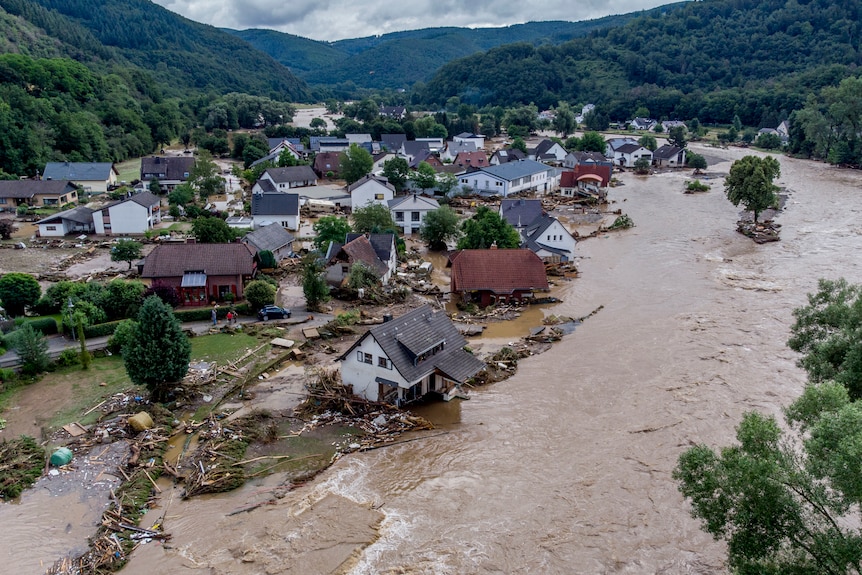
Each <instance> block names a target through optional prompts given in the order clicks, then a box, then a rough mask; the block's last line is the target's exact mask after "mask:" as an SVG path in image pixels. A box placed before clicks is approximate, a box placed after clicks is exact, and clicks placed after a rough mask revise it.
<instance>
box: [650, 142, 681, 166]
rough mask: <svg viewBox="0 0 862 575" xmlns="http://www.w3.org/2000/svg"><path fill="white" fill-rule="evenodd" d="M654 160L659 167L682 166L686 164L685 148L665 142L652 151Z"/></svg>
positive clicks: (654, 163)
mask: <svg viewBox="0 0 862 575" xmlns="http://www.w3.org/2000/svg"><path fill="white" fill-rule="evenodd" d="M652 161H653V165H655V166H657V167H659V168H681V167H683V166H685V148H680V147H677V146H671V145H670V144H665V145H664V146H661V147H659V148H657V149H656V150H655V151H654V152H653V153H652Z"/></svg>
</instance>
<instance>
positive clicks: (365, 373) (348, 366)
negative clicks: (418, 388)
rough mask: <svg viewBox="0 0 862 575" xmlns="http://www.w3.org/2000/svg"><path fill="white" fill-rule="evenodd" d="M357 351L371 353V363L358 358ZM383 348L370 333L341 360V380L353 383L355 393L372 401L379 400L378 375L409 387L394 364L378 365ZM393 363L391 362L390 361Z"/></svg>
mask: <svg viewBox="0 0 862 575" xmlns="http://www.w3.org/2000/svg"><path fill="white" fill-rule="evenodd" d="M357 353H363V354H365V353H368V354H371V364H370V365H369V364H367V363H363V362H360V361H359V360H358V359H357ZM384 355H385V354H384V353H383V348H381V347H380V345H379V344H378V343H377V340H375V339H374V336H371V335H368V336H366V337H365V339H363V340H362V343H360V344H359V345H358V346H356V347H355V348H354V349H353V350H351V351H350V353H349V354H348V355H347V357H345V358H344V361H342V362H341V381H342V383H344V384H350V385H353V393H355V394H356V395H359V396H361V397H364V398H366V399H368V400H370V401H378V399H379V398H378V393H377V392H378V389H379V388H378V383H377V382H376V381H374V380H375V378H377V377H382V378H384V379H388V380H389V381H394V382H396V383H397V384H398V386H399V387H402V388H405V389H406V388H409V387H410V386H409V384H408V383H407V381H405V380H404V378H403V377H402V376H401V374H400V373H399V372H398V370H396V369H395V367H394V366H393V367H392V369H387V368H385V367H378V366H377V363H378V358H380V357H383V356H384ZM389 364H390V365H391V362H389Z"/></svg>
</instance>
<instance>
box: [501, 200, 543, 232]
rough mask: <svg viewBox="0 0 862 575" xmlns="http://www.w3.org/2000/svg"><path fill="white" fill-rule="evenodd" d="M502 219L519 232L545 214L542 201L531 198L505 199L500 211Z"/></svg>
mask: <svg viewBox="0 0 862 575" xmlns="http://www.w3.org/2000/svg"><path fill="white" fill-rule="evenodd" d="M498 213H499V214H500V217H501V218H503V219H504V220H506V221H507V222H508V223H509V225H511V226H512V227H513V228H515V229H516V230H518V231H521V230H522V229H524V228H526V227H527V226H528V225H529V224H530V223H532V222H533V220H535V219H536V218H538V217H540V216H541V215H542V214H544V213H545V210H544V208H543V207H542V200H537V199H530V198H515V199H511V200H509V199H504V200H503V201H501V202H500V209H499V211H498Z"/></svg>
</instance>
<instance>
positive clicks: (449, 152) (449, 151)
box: [440, 140, 481, 162]
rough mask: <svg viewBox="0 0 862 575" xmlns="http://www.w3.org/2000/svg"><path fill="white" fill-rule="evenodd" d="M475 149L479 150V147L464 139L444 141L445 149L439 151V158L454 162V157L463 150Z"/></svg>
mask: <svg viewBox="0 0 862 575" xmlns="http://www.w3.org/2000/svg"><path fill="white" fill-rule="evenodd" d="M477 150H481V148H478V147H476V143H475V142H473V141H469V140H468V141H464V142H458V141H455V140H452V141H451V142H447V143H446V149H445V150H443V151H442V152H440V159H441V160H444V161H447V162H454V161H455V158H457V157H458V154H460V153H463V152H475V151H477Z"/></svg>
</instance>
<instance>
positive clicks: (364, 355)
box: [356, 351, 371, 365]
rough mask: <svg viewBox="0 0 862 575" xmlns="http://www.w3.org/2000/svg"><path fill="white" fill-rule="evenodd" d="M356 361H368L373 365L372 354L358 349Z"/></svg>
mask: <svg viewBox="0 0 862 575" xmlns="http://www.w3.org/2000/svg"><path fill="white" fill-rule="evenodd" d="M356 361H358V362H359V363H367V364H368V365H371V354H370V353H363V352H361V351H357V352H356Z"/></svg>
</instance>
